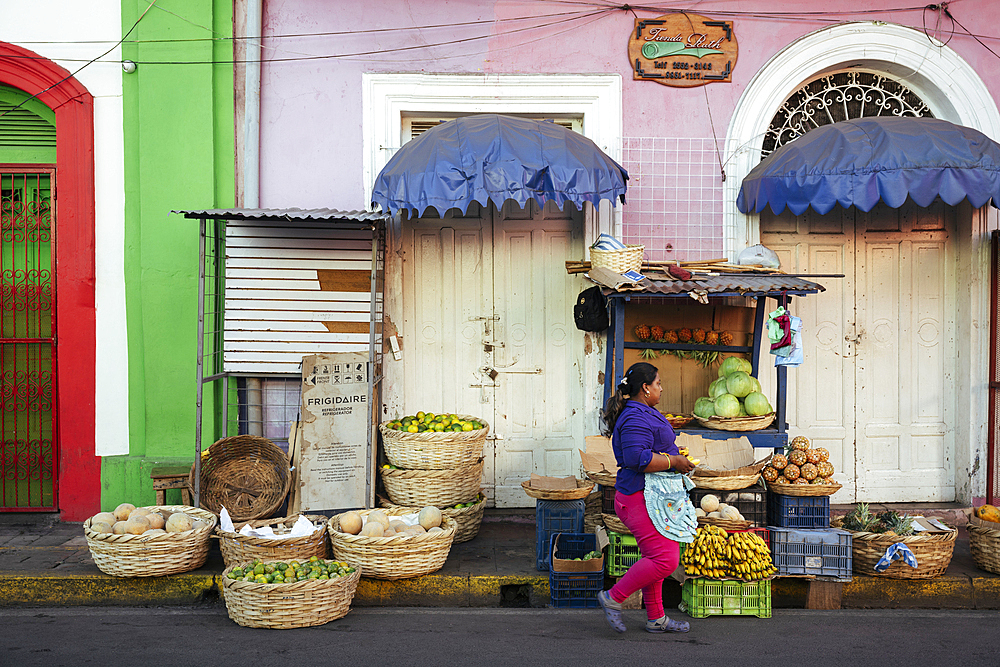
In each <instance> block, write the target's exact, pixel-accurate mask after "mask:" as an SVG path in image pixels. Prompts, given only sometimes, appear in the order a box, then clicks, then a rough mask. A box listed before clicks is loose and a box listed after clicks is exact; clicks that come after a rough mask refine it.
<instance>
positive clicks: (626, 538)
mask: <svg viewBox="0 0 1000 667" xmlns="http://www.w3.org/2000/svg"><path fill="white" fill-rule="evenodd" d="M640 557H641V556H640V555H639V543H638V542H636V540H635V535H624V534H622V533H615V532H612V531H610V530H609V531H608V559H607V560H606V561H605V563H606V565H605V566H606V568H607V571H608V576H609V577H620V576H622V575H624V574H625V573H626V572H628V569H629V568H630V567H632V566H633V565H634V564H635V562H636V561H637V560H639V558H640Z"/></svg>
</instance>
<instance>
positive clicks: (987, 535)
mask: <svg viewBox="0 0 1000 667" xmlns="http://www.w3.org/2000/svg"><path fill="white" fill-rule="evenodd" d="M986 524H993V525H994V526H996V528H992V527H988V526H987V525H986ZM966 528H967V529H968V531H969V548H970V549H971V550H972V559H973V560H974V561H976V566H977V567H978V568H979V569H981V570H986V571H987V572H993V573H994V574H1000V523H996V522H994V521H983V520H982V519H978V518H975V517H973V518H972V519H970V520H969V525H967V526H966Z"/></svg>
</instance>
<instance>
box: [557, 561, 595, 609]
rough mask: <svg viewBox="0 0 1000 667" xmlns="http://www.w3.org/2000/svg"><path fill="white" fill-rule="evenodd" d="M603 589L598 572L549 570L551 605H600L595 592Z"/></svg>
mask: <svg viewBox="0 0 1000 667" xmlns="http://www.w3.org/2000/svg"><path fill="white" fill-rule="evenodd" d="M602 590H604V570H601V571H600V572H549V594H550V596H551V598H552V606H553V607H571V608H574V609H592V608H595V607H600V606H601V605H600V603H598V601H597V594H598V593H600V592H601V591H602Z"/></svg>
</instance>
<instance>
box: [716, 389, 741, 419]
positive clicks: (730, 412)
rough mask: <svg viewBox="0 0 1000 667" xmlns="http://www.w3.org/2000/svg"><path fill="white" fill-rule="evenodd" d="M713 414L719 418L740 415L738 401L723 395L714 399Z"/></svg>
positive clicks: (729, 395)
mask: <svg viewBox="0 0 1000 667" xmlns="http://www.w3.org/2000/svg"><path fill="white" fill-rule="evenodd" d="M715 414H717V415H719V416H720V417H736V416H737V415H739V414H740V399H738V398H736V397H735V396H733V395H732V394H723V395H722V396H719V397H718V398H717V399H715Z"/></svg>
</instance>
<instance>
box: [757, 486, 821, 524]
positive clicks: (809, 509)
mask: <svg viewBox="0 0 1000 667" xmlns="http://www.w3.org/2000/svg"><path fill="white" fill-rule="evenodd" d="M767 525H768V526H777V527H779V528H829V527H830V496H783V495H781V494H779V493H771V494H769V495H768V497H767Z"/></svg>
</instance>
